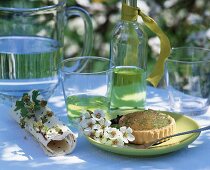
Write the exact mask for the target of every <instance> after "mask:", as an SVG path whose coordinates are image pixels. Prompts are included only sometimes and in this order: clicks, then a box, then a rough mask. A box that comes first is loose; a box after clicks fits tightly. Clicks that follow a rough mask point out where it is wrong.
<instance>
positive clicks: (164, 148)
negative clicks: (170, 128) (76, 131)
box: [87, 112, 200, 156]
mask: <svg viewBox="0 0 210 170" xmlns="http://www.w3.org/2000/svg"><path fill="white" fill-rule="evenodd" d="M164 113H166V114H169V115H170V116H172V117H173V118H174V119H175V121H176V133H179V132H183V131H188V130H193V129H198V128H199V125H198V124H197V123H196V122H195V121H194V120H192V119H191V118H189V117H187V116H184V115H181V114H177V113H171V112H164ZM199 135H200V133H192V134H187V135H182V136H177V137H173V138H171V139H170V140H168V141H166V142H163V143H161V144H159V145H155V146H153V147H151V148H149V149H135V148H133V147H130V146H129V147H128V146H125V147H112V146H108V145H105V144H101V143H98V142H96V141H95V140H93V139H91V138H87V139H88V141H89V142H90V143H91V144H93V145H95V146H96V147H98V148H100V149H103V150H106V151H109V152H113V153H116V154H121V155H130V156H155V155H161V154H166V153H170V152H174V151H177V150H179V149H182V148H184V147H186V146H188V145H189V144H190V143H192V142H193V141H194V140H196V139H197V138H198V136H199Z"/></svg>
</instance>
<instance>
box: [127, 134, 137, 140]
mask: <svg viewBox="0 0 210 170" xmlns="http://www.w3.org/2000/svg"><path fill="white" fill-rule="evenodd" d="M127 139H128V140H129V141H134V140H135V137H134V136H133V135H132V134H128V138H127Z"/></svg>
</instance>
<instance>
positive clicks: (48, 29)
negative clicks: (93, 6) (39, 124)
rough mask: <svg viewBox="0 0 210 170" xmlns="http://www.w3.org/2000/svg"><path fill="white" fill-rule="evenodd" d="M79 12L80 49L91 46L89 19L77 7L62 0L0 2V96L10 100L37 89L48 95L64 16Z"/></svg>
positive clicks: (58, 57) (60, 45) (53, 85)
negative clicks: (81, 33)
mask: <svg viewBox="0 0 210 170" xmlns="http://www.w3.org/2000/svg"><path fill="white" fill-rule="evenodd" d="M73 15H76V16H80V17H82V18H83V20H84V23H85V29H86V30H85V34H84V49H83V50H82V54H81V55H89V53H90V50H91V48H92V23H91V19H90V17H89V15H88V13H87V12H86V11H85V10H83V9H82V8H79V7H66V1H65V0H21V1H17V0H10V1H1V2H0V25H1V27H0V100H1V101H4V102H8V101H10V102H11V101H13V100H15V99H17V98H19V96H22V94H23V93H24V92H28V91H30V90H32V89H38V90H40V91H41V94H42V95H43V96H44V97H45V98H49V97H50V96H51V94H52V93H53V91H54V89H55V88H56V86H57V85H58V82H59V79H58V73H57V71H58V64H59V63H60V62H61V60H62V57H63V46H64V28H65V23H66V18H68V17H70V16H73Z"/></svg>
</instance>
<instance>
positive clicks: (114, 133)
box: [104, 127, 122, 139]
mask: <svg viewBox="0 0 210 170" xmlns="http://www.w3.org/2000/svg"><path fill="white" fill-rule="evenodd" d="M104 136H105V137H106V138H109V139H117V138H119V137H122V133H121V132H120V131H119V130H118V129H116V128H111V127H108V128H106V130H105V132H104Z"/></svg>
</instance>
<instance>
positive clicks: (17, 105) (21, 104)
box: [14, 101, 24, 111]
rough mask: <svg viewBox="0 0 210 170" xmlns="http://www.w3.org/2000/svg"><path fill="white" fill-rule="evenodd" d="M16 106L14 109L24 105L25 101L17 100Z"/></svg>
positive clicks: (16, 109)
mask: <svg viewBox="0 0 210 170" xmlns="http://www.w3.org/2000/svg"><path fill="white" fill-rule="evenodd" d="M15 106H16V108H15V110H14V111H18V110H20V109H22V108H23V107H24V102H23V101H16V105H15Z"/></svg>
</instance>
